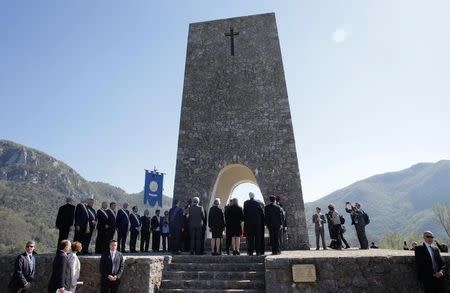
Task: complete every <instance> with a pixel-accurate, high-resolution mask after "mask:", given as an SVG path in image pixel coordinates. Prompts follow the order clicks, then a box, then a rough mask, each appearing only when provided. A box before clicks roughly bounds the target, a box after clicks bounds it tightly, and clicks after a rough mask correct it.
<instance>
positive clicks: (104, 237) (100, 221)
mask: <svg viewBox="0 0 450 293" xmlns="http://www.w3.org/2000/svg"><path fill="white" fill-rule="evenodd" d="M107 208H108V203H107V202H106V201H104V202H102V207H101V208H100V209H98V210H97V240H96V241H95V253H98V254H103V253H105V252H106V251H107V247H108V243H109V241H110V240H111V239H108V228H109V225H108V212H107Z"/></svg>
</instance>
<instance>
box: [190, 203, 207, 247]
mask: <svg viewBox="0 0 450 293" xmlns="http://www.w3.org/2000/svg"><path fill="white" fill-rule="evenodd" d="M199 203H200V199H199V198H198V197H194V198H193V199H192V205H191V206H190V207H189V233H190V236H191V254H201V241H202V228H203V225H205V224H206V218H205V211H204V210H203V207H201V206H199Z"/></svg>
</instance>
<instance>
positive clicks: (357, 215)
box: [345, 202, 369, 249]
mask: <svg viewBox="0 0 450 293" xmlns="http://www.w3.org/2000/svg"><path fill="white" fill-rule="evenodd" d="M345 211H346V212H347V213H349V214H350V218H351V220H352V225H355V229H356V235H357V236H358V241H359V245H360V246H361V248H360V249H369V241H368V240H367V236H366V225H367V224H368V223H366V218H368V217H367V216H365V213H364V211H363V210H362V209H361V205H360V204H359V203H355V205H354V206H353V205H352V204H351V203H350V202H346V203H345Z"/></svg>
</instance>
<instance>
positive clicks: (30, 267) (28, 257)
mask: <svg viewBox="0 0 450 293" xmlns="http://www.w3.org/2000/svg"><path fill="white" fill-rule="evenodd" d="M35 245H36V243H35V242H34V241H28V242H27V244H26V246H25V252H24V253H22V254H20V255H19V256H17V258H16V262H15V265H14V274H13V277H12V279H11V282H9V289H10V292H14V293H16V292H17V293H19V292H20V293H25V292H31V287H32V285H31V284H32V282H33V280H34V271H35V267H36V265H35V264H36V261H35V258H34V255H33V252H34V248H35Z"/></svg>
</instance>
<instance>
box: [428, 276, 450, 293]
mask: <svg viewBox="0 0 450 293" xmlns="http://www.w3.org/2000/svg"><path fill="white" fill-rule="evenodd" d="M444 278H445V275H444V277H442V278H440V279H436V278H432V279H429V280H426V281H423V282H422V285H423V290H424V291H425V293H445V292H446V290H445V279H444Z"/></svg>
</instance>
